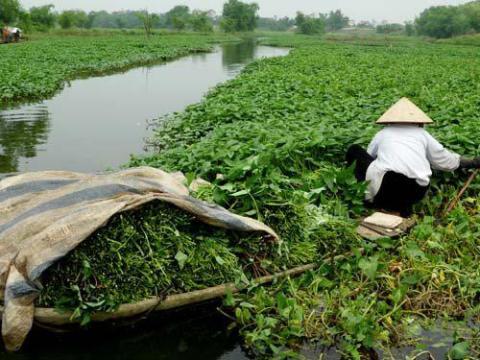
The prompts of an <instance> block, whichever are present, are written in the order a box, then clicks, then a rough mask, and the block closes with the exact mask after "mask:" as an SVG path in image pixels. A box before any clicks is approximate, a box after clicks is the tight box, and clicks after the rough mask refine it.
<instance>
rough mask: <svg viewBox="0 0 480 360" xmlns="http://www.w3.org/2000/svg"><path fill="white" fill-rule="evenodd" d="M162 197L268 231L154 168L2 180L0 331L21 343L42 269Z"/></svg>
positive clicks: (227, 222)
mask: <svg viewBox="0 0 480 360" xmlns="http://www.w3.org/2000/svg"><path fill="white" fill-rule="evenodd" d="M153 200H161V201H165V202H168V203H170V204H173V205H175V206H177V207H179V208H181V209H183V210H185V211H187V212H189V213H191V214H193V215H195V216H196V217H197V218H199V219H200V220H201V221H203V222H205V223H207V224H209V225H212V226H217V227H222V228H226V229H232V230H237V231H246V232H256V231H258V232H264V233H265V234H268V235H270V236H273V237H275V238H277V235H276V234H275V232H274V231H273V230H272V229H270V228H269V227H267V226H266V225H264V224H262V223H260V222H258V221H256V220H253V219H249V218H245V217H241V216H238V215H235V214H232V213H231V212H229V211H227V210H225V209H224V208H222V207H219V206H217V205H212V204H208V203H205V202H202V201H199V200H197V199H194V198H192V197H190V196H189V190H188V188H187V187H186V186H185V185H184V184H183V183H182V181H181V178H179V177H178V176H176V175H173V174H169V173H166V172H164V171H161V170H158V169H153V168H149V167H142V168H135V169H129V170H125V171H121V172H117V173H113V174H107V175H86V174H80V173H71V172H58V171H54V172H53V171H46V172H36V173H26V174H22V175H18V176H15V177H10V178H6V179H4V180H1V181H0V296H3V299H4V304H5V310H4V313H3V319H2V335H3V339H4V342H5V346H6V348H7V349H9V350H18V349H19V348H20V347H21V345H22V343H23V341H24V340H25V337H26V336H27V335H28V333H29V331H30V329H31V327H32V323H33V315H34V301H35V299H36V298H37V296H38V294H39V286H38V280H39V277H40V275H41V274H42V273H43V272H44V271H45V270H46V269H47V268H48V267H49V266H50V265H52V264H53V263H54V262H55V261H57V260H59V259H61V258H62V257H63V256H65V255H66V254H67V253H68V252H70V251H71V250H73V249H74V248H75V247H76V246H78V245H79V244H80V243H81V242H82V241H83V240H85V239H86V238H88V237H89V236H90V235H91V234H92V233H93V232H95V230H97V229H98V228H100V227H102V226H104V225H105V224H106V223H107V222H108V220H109V219H110V218H111V217H112V216H113V215H115V214H117V213H119V212H122V211H126V210H131V209H134V208H137V207H139V206H141V205H143V204H145V203H147V202H150V201H153Z"/></svg>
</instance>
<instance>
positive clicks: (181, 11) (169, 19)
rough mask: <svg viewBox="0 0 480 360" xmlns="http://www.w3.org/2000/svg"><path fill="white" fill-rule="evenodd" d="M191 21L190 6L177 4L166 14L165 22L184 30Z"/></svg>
mask: <svg viewBox="0 0 480 360" xmlns="http://www.w3.org/2000/svg"><path fill="white" fill-rule="evenodd" d="M189 21H190V8H189V7H188V6H184V5H178V6H175V7H174V8H173V9H171V10H170V11H168V12H167V13H166V14H165V23H166V25H167V27H169V28H172V29H176V30H184V29H185V28H186V27H187V24H188V23H189Z"/></svg>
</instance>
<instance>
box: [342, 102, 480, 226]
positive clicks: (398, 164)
mask: <svg viewBox="0 0 480 360" xmlns="http://www.w3.org/2000/svg"><path fill="white" fill-rule="evenodd" d="M431 123H433V121H432V119H430V118H429V117H428V116H427V115H426V114H425V113H424V112H423V111H422V110H420V109H419V108H418V107H417V106H416V105H415V104H413V103H412V102H411V101H410V100H408V99H407V98H403V99H401V100H400V101H399V102H397V103H396V104H395V105H394V106H392V107H391V108H390V109H389V110H388V111H387V112H386V113H385V114H384V115H383V116H382V117H381V118H380V119H379V120H378V121H377V124H384V125H386V126H385V128H384V129H382V130H381V131H379V132H378V133H377V134H376V135H375V137H374V138H373V140H372V142H371V143H370V145H369V146H368V149H367V150H366V151H365V150H364V149H363V148H362V147H361V146H359V145H352V146H351V147H350V148H349V149H348V151H347V163H348V164H349V165H351V164H353V163H354V162H355V176H356V178H357V180H358V181H367V182H368V189H367V193H366V200H367V201H368V202H370V203H372V204H373V206H374V207H375V208H378V209H383V210H385V211H389V212H394V213H399V214H400V215H401V216H404V217H408V216H410V215H411V214H412V207H413V205H414V204H415V203H417V202H419V201H421V200H422V199H423V198H424V197H425V194H426V193H427V190H428V187H429V184H430V177H431V176H432V168H433V169H435V170H442V171H455V170H457V169H459V168H463V169H469V168H480V158H475V159H464V158H462V157H461V156H460V155H458V154H456V153H454V152H451V151H449V150H447V149H445V148H444V147H443V146H442V145H441V144H440V143H439V142H438V141H437V140H435V138H434V137H433V136H431V135H430V134H429V133H428V132H427V131H426V130H425V129H424V128H423V127H424V125H426V124H431Z"/></svg>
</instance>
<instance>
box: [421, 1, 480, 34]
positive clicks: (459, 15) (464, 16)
mask: <svg viewBox="0 0 480 360" xmlns="http://www.w3.org/2000/svg"><path fill="white" fill-rule="evenodd" d="M415 28H416V31H417V33H418V34H419V35H425V36H430V37H434V38H449V37H452V36H457V35H463V34H468V33H478V32H480V1H472V2H469V3H466V4H463V5H459V6H433V7H430V8H428V9H426V10H425V11H423V12H422V13H421V14H420V16H419V17H418V18H417V19H416V20H415Z"/></svg>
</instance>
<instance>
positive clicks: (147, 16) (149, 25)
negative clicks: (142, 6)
mask: <svg viewBox="0 0 480 360" xmlns="http://www.w3.org/2000/svg"><path fill="white" fill-rule="evenodd" d="M136 14H137V16H138V18H139V19H140V20H141V21H142V23H143V29H144V30H145V34H146V35H147V37H149V36H150V35H152V34H153V29H154V28H155V26H156V24H157V23H158V22H159V20H160V17H159V16H158V15H157V14H152V13H149V12H148V10H144V11H140V12H137V13H136Z"/></svg>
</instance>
